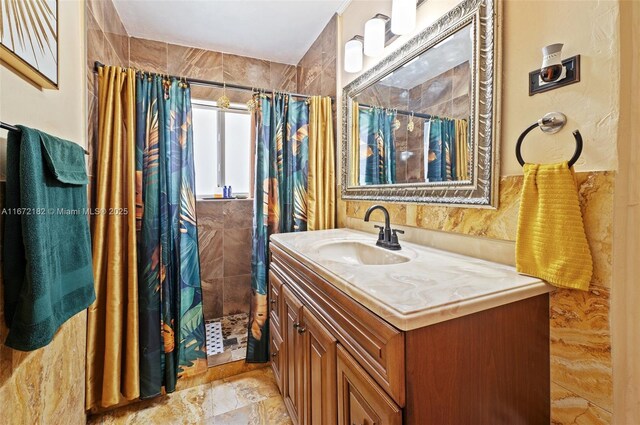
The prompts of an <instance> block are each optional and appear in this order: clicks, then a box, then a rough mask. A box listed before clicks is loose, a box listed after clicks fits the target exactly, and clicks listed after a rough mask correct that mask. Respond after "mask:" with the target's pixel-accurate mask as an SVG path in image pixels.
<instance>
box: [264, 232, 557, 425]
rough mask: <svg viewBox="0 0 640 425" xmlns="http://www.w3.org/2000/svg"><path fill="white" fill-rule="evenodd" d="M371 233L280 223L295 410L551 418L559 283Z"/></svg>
mask: <svg viewBox="0 0 640 425" xmlns="http://www.w3.org/2000/svg"><path fill="white" fill-rule="evenodd" d="M375 240H376V239H375V236H373V235H370V234H367V233H363V232H358V231H354V230H348V229H336V230H326V231H317V232H303V233H290V234H281V235H273V236H272V237H271V245H270V246H271V266H270V272H269V306H270V311H269V313H270V316H269V317H270V343H271V356H272V362H271V365H272V368H273V371H274V374H275V376H276V380H277V382H278V385H279V387H280V390H281V392H282V395H283V397H284V400H285V404H286V406H287V409H288V411H289V413H290V415H291V418H292V419H293V421H294V423H297V424H334V423H338V424H344V425H373V424H380V425H382V424H390V425H395V424H416V425H418V424H419V425H427V424H437V425H442V424H457V425H459V424H473V425H479V424H510V425H515V424H548V423H549V420H550V418H549V411H550V406H549V404H550V401H549V400H550V397H549V310H548V305H549V300H548V292H549V291H550V290H551V288H550V287H549V286H548V285H547V284H545V283H544V282H542V281H540V280H538V279H536V278H531V277H526V276H521V275H518V274H517V273H516V272H515V270H514V269H513V268H512V267H508V266H504V265H501V264H495V263H490V262H487V261H483V260H478V259H474V258H470V257H465V256H461V255H457V254H453V253H448V252H444V251H440V250H436V249H432V248H428V247H423V246H419V245H414V244H410V243H403V244H402V245H403V248H402V250H401V251H395V252H392V251H389V250H385V249H382V248H379V247H376V246H375Z"/></svg>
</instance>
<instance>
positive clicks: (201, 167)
mask: <svg viewBox="0 0 640 425" xmlns="http://www.w3.org/2000/svg"><path fill="white" fill-rule="evenodd" d="M192 110H193V147H194V164H195V172H196V196H197V197H198V198H209V197H213V195H214V194H216V193H222V187H223V186H231V187H232V189H233V194H235V195H237V194H240V193H245V194H248V193H249V188H250V181H251V114H250V113H249V111H247V110H246V108H241V107H238V106H237V105H233V104H232V106H231V109H225V110H221V109H218V108H217V107H216V106H215V102H209V101H201V100H193V102H192Z"/></svg>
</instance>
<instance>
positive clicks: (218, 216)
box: [196, 201, 228, 229]
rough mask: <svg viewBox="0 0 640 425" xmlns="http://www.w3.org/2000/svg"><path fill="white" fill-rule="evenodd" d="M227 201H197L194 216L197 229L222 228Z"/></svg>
mask: <svg viewBox="0 0 640 425" xmlns="http://www.w3.org/2000/svg"><path fill="white" fill-rule="evenodd" d="M227 202H228V201H197V202H196V214H197V216H198V229H200V228H201V227H205V228H207V229H223V228H224V208H225V204H226V203H227Z"/></svg>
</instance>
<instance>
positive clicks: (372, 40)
mask: <svg viewBox="0 0 640 425" xmlns="http://www.w3.org/2000/svg"><path fill="white" fill-rule="evenodd" d="M388 20H389V17H388V16H386V15H383V14H381V13H378V14H377V15H376V16H374V17H373V18H371V19H369V20H368V21H367V22H366V23H365V24H364V54H365V55H367V56H369V57H377V56H380V55H381V54H382V53H383V52H384V45H385V37H386V32H387V31H386V26H387V21H388Z"/></svg>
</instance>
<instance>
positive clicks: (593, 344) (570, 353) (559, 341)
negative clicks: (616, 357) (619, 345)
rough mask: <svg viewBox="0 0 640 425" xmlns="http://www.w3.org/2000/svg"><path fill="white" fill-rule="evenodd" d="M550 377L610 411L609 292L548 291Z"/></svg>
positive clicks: (611, 401) (611, 398) (592, 290)
mask: <svg viewBox="0 0 640 425" xmlns="http://www.w3.org/2000/svg"><path fill="white" fill-rule="evenodd" d="M550 320H551V322H550V327H551V335H550V342H551V379H552V381H554V382H556V383H558V384H560V385H562V386H563V387H565V388H567V389H569V390H571V391H572V392H574V393H576V394H577V395H578V396H580V397H583V398H585V399H587V400H589V401H591V402H593V403H595V404H596V405H598V406H599V407H601V408H604V409H606V410H609V411H612V408H613V395H612V394H613V390H612V387H613V385H612V366H611V337H610V331H609V291H608V290H607V289H606V288H600V287H596V286H591V288H590V290H589V291H575V290H567V289H558V290H556V291H555V292H554V293H553V294H551V303H550Z"/></svg>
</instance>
